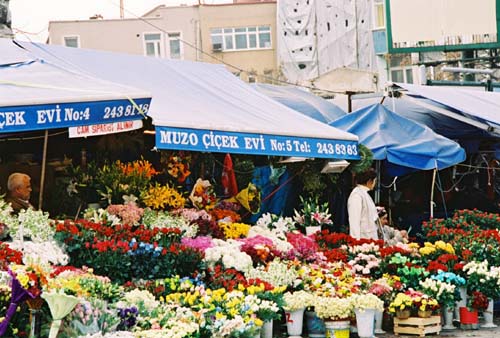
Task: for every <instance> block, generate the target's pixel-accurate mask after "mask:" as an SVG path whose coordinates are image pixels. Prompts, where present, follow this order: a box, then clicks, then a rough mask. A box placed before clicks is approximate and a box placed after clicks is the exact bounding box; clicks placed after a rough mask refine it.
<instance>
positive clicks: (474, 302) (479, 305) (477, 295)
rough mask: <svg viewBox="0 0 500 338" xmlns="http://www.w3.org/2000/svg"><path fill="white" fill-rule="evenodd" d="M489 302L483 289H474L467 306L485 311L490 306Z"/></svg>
mask: <svg viewBox="0 0 500 338" xmlns="http://www.w3.org/2000/svg"><path fill="white" fill-rule="evenodd" d="M488 303H489V301H488V297H486V295H485V294H484V293H482V292H481V291H473V292H472V293H471V295H470V297H468V298H467V308H469V311H471V310H477V311H484V310H486V309H487V308H488Z"/></svg>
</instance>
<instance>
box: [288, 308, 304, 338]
mask: <svg viewBox="0 0 500 338" xmlns="http://www.w3.org/2000/svg"><path fill="white" fill-rule="evenodd" d="M304 310H305V308H302V309H299V310H295V311H285V316H286V330H287V332H288V335H289V336H290V337H300V336H301V335H302V325H303V323H304Z"/></svg>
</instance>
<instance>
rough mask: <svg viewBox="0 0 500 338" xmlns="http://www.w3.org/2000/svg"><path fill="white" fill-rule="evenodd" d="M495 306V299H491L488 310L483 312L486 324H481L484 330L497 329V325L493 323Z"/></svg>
mask: <svg viewBox="0 0 500 338" xmlns="http://www.w3.org/2000/svg"><path fill="white" fill-rule="evenodd" d="M493 306H494V301H493V299H490V300H489V302H488V308H487V309H486V310H484V311H483V317H484V323H483V324H481V327H482V328H485V329H491V328H495V327H497V325H495V324H494V323H493Z"/></svg>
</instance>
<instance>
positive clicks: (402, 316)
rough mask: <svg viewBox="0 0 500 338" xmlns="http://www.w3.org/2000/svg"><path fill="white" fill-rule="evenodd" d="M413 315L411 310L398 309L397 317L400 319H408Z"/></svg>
mask: <svg viewBox="0 0 500 338" xmlns="http://www.w3.org/2000/svg"><path fill="white" fill-rule="evenodd" d="M410 316H411V311H410V310H396V318H398V319H408V318H410Z"/></svg>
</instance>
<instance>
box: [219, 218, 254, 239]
mask: <svg viewBox="0 0 500 338" xmlns="http://www.w3.org/2000/svg"><path fill="white" fill-rule="evenodd" d="M219 226H220V227H221V228H222V230H223V231H224V235H225V236H226V239H237V238H242V237H246V236H247V235H248V232H249V231H250V225H248V224H245V223H229V222H228V223H219Z"/></svg>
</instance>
